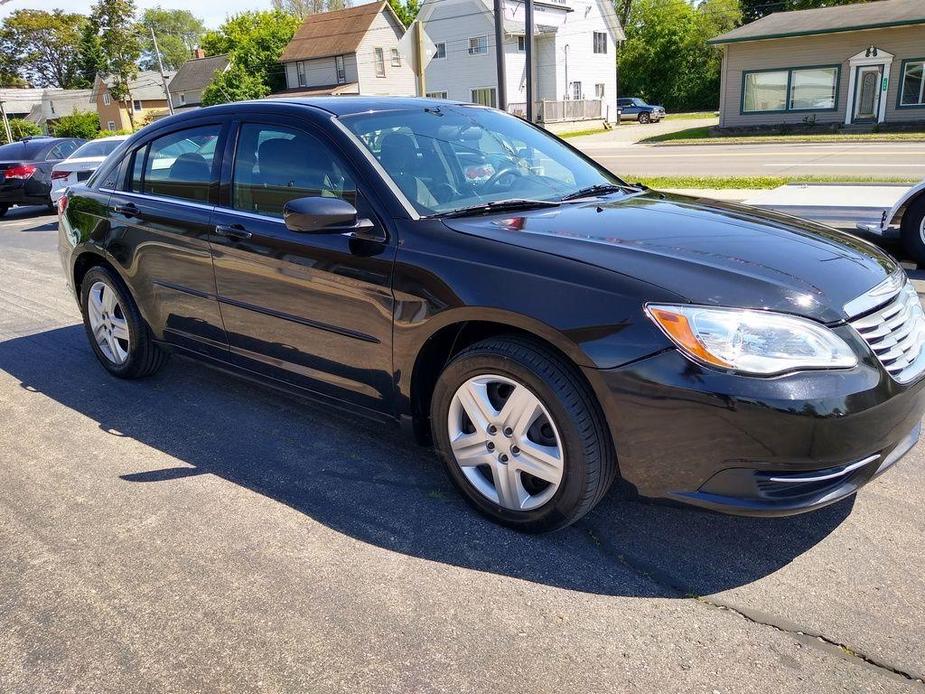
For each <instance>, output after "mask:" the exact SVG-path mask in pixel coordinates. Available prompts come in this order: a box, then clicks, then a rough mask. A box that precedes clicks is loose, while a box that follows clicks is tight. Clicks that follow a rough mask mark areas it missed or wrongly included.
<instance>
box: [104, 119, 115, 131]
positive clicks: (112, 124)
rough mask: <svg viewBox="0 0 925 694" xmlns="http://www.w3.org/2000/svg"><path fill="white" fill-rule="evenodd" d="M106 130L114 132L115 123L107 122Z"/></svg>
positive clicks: (112, 121)
mask: <svg viewBox="0 0 925 694" xmlns="http://www.w3.org/2000/svg"><path fill="white" fill-rule="evenodd" d="M106 128H107V130H115V129H116V122H115V121H114V120H111V121H109V122H108V123H107V124H106Z"/></svg>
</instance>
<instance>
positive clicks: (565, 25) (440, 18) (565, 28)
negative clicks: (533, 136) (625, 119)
mask: <svg viewBox="0 0 925 694" xmlns="http://www.w3.org/2000/svg"><path fill="white" fill-rule="evenodd" d="M566 6H567V7H568V8H570V9H571V10H572V11H571V12H567V13H566V12H563V11H562V10H561V9H560V8H556V7H542V6H537V11H536V16H535V24H536V26H538V27H539V26H555V27H556V31H555V32H550V33H542V34H538V35H537V36H536V37H535V41H534V52H533V53H534V54H533V63H534V75H535V79H536V84H535V89H536V91H535V97H534V98H535V99H536V100H537V101H542V100H548V101H561V100H565V99H571V98H572V96H573V93H572V85H573V83H574V82H575V81H579V82H581V86H582V94H583V96H584V98H586V99H594V98H595V85H596V84H603V85H604V111H605V114H606V113H608V112H609V113H610V117H611V118H612V119H616V113H617V106H616V104H617V66H616V50H617V44H616V41H615V37H614V35H613V34H612V33H611V31H610V29H609V28H608V26H607V23H606V21H605V20H604V17H603V15H602V14H601V10H600V5H599V4H598V1H597V0H570V2H568V4H567V5H566ZM504 11H505V17H506V21H512V22H521V23H522V22H523V19H524V17H523V15H524V8H523V4H522V3H519V2H513V1H509V2H506V3H505V10H504ZM460 17H461V19H460ZM424 30H425V32H426V33H427V35H428V36H429V37H430V39H431V40H432V41H433V42H434V43H446V55H447V57H446V59H443V60H432V61H431V62H430V64H429V65H428V66H427V91H428V92H441V91H445V92H446V93H447V97H448V98H450V99H454V100H460V101H469V100H470V99H471V90H472V89H476V88H479V87H496V86H497V84H498V76H497V66H496V62H495V31H494V21H493V17H492V16H491V14H490V13H489V12H487V11H486V6H485V4H484V3H483V2H481V1H480V0H455V1H454V2H443V3H437V5H436V6H435V7H434V8H433V9H432V11H431V13H430V14H429V15H428V16H427V18H426V20H425V21H424ZM595 31H597V32H603V33H605V34H606V35H607V53H605V54H599V53H594V41H593V32H595ZM475 36H487V37H488V52H487V53H485V54H480V55H469V53H468V47H469V38H470V37H475ZM503 45H504V57H505V86H506V91H507V100H508V103H509V104H517V103H525V102H526V99H527V90H526V53H525V52H524V51H520V50H518V48H517V37H516V36H507V37H506V38H505V40H504V44H503Z"/></svg>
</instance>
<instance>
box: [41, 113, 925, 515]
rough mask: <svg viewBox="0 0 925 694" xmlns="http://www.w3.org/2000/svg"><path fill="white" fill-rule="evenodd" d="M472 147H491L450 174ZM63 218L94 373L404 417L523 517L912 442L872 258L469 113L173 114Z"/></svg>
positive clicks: (913, 419) (818, 233)
mask: <svg viewBox="0 0 925 694" xmlns="http://www.w3.org/2000/svg"><path fill="white" fill-rule="evenodd" d="M473 161H478V162H489V164H488V166H487V167H486V168H485V170H484V171H482V172H481V173H480V174H479V175H478V176H474V175H472V172H471V171H470V170H469V169H471V166H472V162H473ZM59 210H60V252H61V259H62V261H63V264H64V269H65V272H66V275H67V280H68V282H69V283H70V285H71V287H72V288H73V290H74V292H75V295H76V297H77V300H78V303H79V305H80V309H81V311H82V313H83V318H84V324H85V327H86V332H87V337H88V339H89V343H90V346H91V348H92V349H93V351H94V352H95V354H96V356H97V358H98V359H99V361H100V362H101V364H102V365H103V366H104V367H105V368H106V369H107V370H108V371H109V372H110V373H112V374H113V375H115V376H118V377H122V378H139V377H143V376H149V375H151V374H153V373H154V372H155V371H157V370H158V369H159V368H160V367H161V366H162V365H163V364H164V362H165V360H166V358H167V356H168V354H169V353H171V352H180V353H183V354H186V355H191V356H194V357H197V358H200V359H202V360H205V361H206V362H209V363H211V364H214V365H217V366H219V367H222V368H225V369H231V370H235V371H237V372H239V373H241V374H242V375H244V376H247V377H249V378H253V379H258V380H262V381H265V382H266V383H269V384H272V385H275V386H280V387H283V388H286V389H289V390H290V391H292V392H296V393H302V394H306V395H310V396H313V397H316V398H320V399H322V400H324V401H325V402H326V403H329V404H330V405H331V406H333V407H343V408H349V409H350V410H351V411H354V412H362V413H365V414H367V415H369V416H370V417H374V418H377V419H380V420H382V421H383V422H392V423H401V424H402V425H405V426H406V427H407V428H408V429H409V430H410V431H412V432H414V434H415V435H416V436H417V438H418V439H419V440H420V441H421V442H422V443H425V444H431V443H432V444H433V445H434V446H435V448H436V449H437V451H438V452H439V454H440V456H441V458H442V459H443V461H444V463H445V465H446V469H447V471H448V472H449V475H450V477H451V478H452V480H453V481H454V483H455V484H456V485H457V486H458V488H459V490H460V491H461V492H462V494H463V495H464V496H465V498H466V499H467V500H468V501H469V502H470V503H471V504H472V505H474V506H475V507H476V508H477V509H479V510H480V511H482V512H483V513H486V514H488V515H489V516H491V517H492V518H494V519H496V520H497V521H499V522H502V523H505V524H508V525H510V526H513V527H515V528H518V529H521V530H526V531H542V530H551V529H555V528H560V527H562V526H565V525H567V524H569V523H571V522H574V521H575V520H576V519H578V518H580V517H581V516H582V515H583V514H585V513H587V512H588V511H589V510H590V509H591V508H593V507H594V505H595V504H596V503H597V502H598V501H600V499H601V498H602V497H603V496H604V494H605V493H606V492H607V491H608V489H609V488H610V487H611V485H612V483H613V482H614V481H615V480H619V482H620V484H619V488H620V489H621V491H625V492H631V493H636V494H640V495H644V496H649V497H661V498H670V499H674V500H680V501H683V502H687V503H690V504H695V505H698V506H701V507H706V508H710V509H715V510H719V511H725V512H729V513H736V514H746V515H784V514H792V513H798V512H801V511H808V510H811V509H815V508H819V507H822V506H825V505H827V504H831V503H833V502H835V501H837V500H839V499H841V498H844V497H846V496H848V495H850V494H853V493H854V492H855V491H856V490H857V489H858V488H859V487H860V486H862V485H863V484H864V483H866V482H868V481H870V480H871V479H873V478H874V477H876V476H877V475H879V474H880V473H882V472H883V471H884V470H886V469H887V468H888V467H890V466H891V465H893V464H894V463H895V462H896V461H897V460H898V459H899V458H900V457H901V456H902V455H903V454H905V453H906V452H907V451H908V450H909V449H910V448H911V447H912V446H913V445H914V444H915V442H916V441H917V440H918V437H919V432H920V419H921V416H922V411H923V398H925V394H923V393H925V391H923V379H922V374H923V372H925V351H923V345H925V314H923V311H922V308H921V307H920V305H919V302H918V298H917V296H916V292H915V290H914V289H913V288H912V286H911V285H910V283H909V281H908V280H907V278H906V276H905V274H904V272H903V270H902V269H901V268H900V267H899V266H898V265H897V264H896V263H895V262H894V261H893V260H892V259H891V258H889V257H888V256H887V255H885V254H884V253H882V252H881V251H879V250H878V249H876V248H875V247H873V246H871V245H869V244H867V243H865V242H863V241H860V240H858V239H856V238H854V237H852V236H849V235H846V234H842V233H839V232H837V231H834V230H832V229H829V228H827V227H823V226H818V225H812V224H809V223H805V222H801V221H799V220H796V219H794V218H791V217H785V216H782V215H776V214H770V213H764V212H758V211H756V210H753V209H749V208H746V207H742V206H736V205H730V204H724V203H719V202H714V201H710V200H700V199H692V198H686V197H677V196H669V195H666V194H662V193H659V192H655V191H652V190H649V189H646V188H644V187H641V186H637V185H630V184H627V183H625V182H624V181H622V180H620V179H619V178H617V177H616V176H614V175H613V174H611V173H609V172H608V171H607V170H605V169H603V168H602V167H600V166H599V165H597V164H595V163H594V162H593V161H591V160H590V159H588V158H586V157H585V156H583V155H582V154H581V153H579V152H577V151H576V150H574V149H572V148H571V147H570V146H569V145H568V144H566V143H564V142H562V141H560V140H558V139H557V138H555V137H554V136H552V135H550V134H548V133H547V132H545V131H543V130H541V129H539V128H536V127H534V126H532V125H530V124H528V123H526V122H524V121H522V120H520V119H517V118H514V117H512V116H509V115H507V114H504V113H501V112H499V111H495V110H492V109H488V108H484V107H481V106H476V105H467V104H456V103H451V102H447V101H433V100H420V99H391V98H365V97H355V98H354V97H335V98H319V99H314V100H299V99H292V100H275V101H266V102H253V103H243V104H241V103H239V104H234V105H228V106H218V107H213V108H207V109H203V110H200V111H195V112H191V113H186V114H182V115H178V116H175V117H171V118H166V119H164V120H162V121H158V122H157V123H156V124H154V125H152V126H149V127H148V128H145V129H144V130H143V131H142V132H140V133H138V134H136V135H135V136H133V137H132V138H131V139H129V140H128V141H127V142H126V143H124V144H123V145H121V146H120V148H119V149H118V150H116V152H114V153H113V154H112V155H111V156H110V157H109V158H108V159H107V161H106V162H105V163H104V164H103V165H102V166H101V167H100V169H99V170H98V171H97V173H96V174H95V175H94V176H93V177H92V178H91V179H90V180H89V181H88V182H87V183H86V184H83V185H77V186H75V187H74V188H71V189H70V191H69V193H68V194H67V195H66V196H65V197H63V198H62V199H61V201H60V203H59ZM253 424H254V423H250V422H229V425H230V426H251V425H253ZM258 426H259V424H258ZM267 435H268V436H269V435H270V434H269V433H268V434H267ZM267 445H268V446H271V445H273V444H272V441H268V442H267ZM253 464H254V465H259V464H260V461H259V460H255V461H253Z"/></svg>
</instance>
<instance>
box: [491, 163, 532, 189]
mask: <svg viewBox="0 0 925 694" xmlns="http://www.w3.org/2000/svg"><path fill="white" fill-rule="evenodd" d="M509 175H510V176H518V177H522V176H523V175H524V172H523V171H521V170H520V169H518V168H517V167H516V166H503V167H501V168H500V169H498V170H497V171H495V172H494V173H493V174H492V175H491V176H490V177H489V178H488V180H486V181H485V182H484V183H483V184H482V188H483V189H485V188H491V187H494V186H496V185H498V182H499V181H500V180H501V177H502V176H509Z"/></svg>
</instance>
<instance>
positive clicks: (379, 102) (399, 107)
mask: <svg viewBox="0 0 925 694" xmlns="http://www.w3.org/2000/svg"><path fill="white" fill-rule="evenodd" d="M274 101H280V102H283V103H287V104H297V105H303V106H313V107H315V108H320V109H322V110H325V111H327V112H329V113H332V114H334V115H335V116H352V115H354V114H357V113H370V112H374V111H411V110H417V109H420V108H427V107H431V108H435V107H439V106H471V105H472V104H467V103H465V102H462V101H449V100H447V99H427V98H423V97H405V96H362V95H353V96H347V95H345V96H319V97H302V98H293V99H266V100H263V101H260V102H259V103H260V104H261V105H266V104H267V103H272V102H274Z"/></svg>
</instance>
